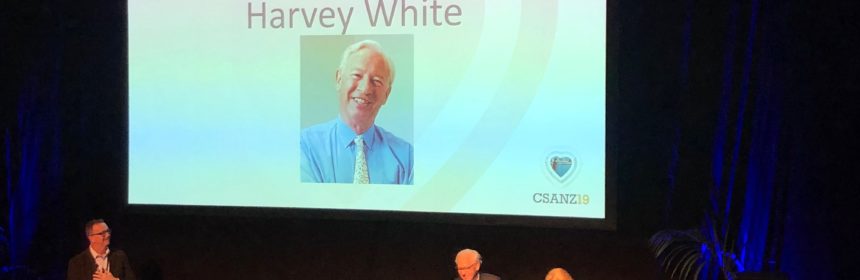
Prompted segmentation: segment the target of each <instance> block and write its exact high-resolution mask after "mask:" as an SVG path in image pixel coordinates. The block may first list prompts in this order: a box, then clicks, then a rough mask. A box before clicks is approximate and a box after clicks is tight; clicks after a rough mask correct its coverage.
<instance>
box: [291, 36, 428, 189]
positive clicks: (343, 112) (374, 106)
mask: <svg viewBox="0 0 860 280" xmlns="http://www.w3.org/2000/svg"><path fill="white" fill-rule="evenodd" d="M393 83H394V68H393V65H392V64H391V61H390V60H389V59H388V57H387V56H386V55H385V53H384V52H383V51H382V48H381V47H380V45H379V43H376V42H375V41H370V40H365V41H361V42H358V43H355V44H352V45H350V46H349V47H347V48H346V50H345V51H344V52H343V57H342V59H341V62H340V67H338V68H337V71H335V89H336V91H337V96H338V100H339V106H340V113H339V116H338V117H336V118H335V119H333V120H331V121H328V122H325V123H321V124H317V125H314V126H311V127H308V128H305V129H303V130H302V134H301V141H300V142H301V151H302V157H301V179H302V182H305V183H353V184H406V185H411V184H412V169H413V149H412V144H410V143H409V142H406V140H403V139H401V138H399V137H397V136H395V135H394V134H392V133H391V132H388V131H387V130H385V129H383V128H382V127H379V126H378V125H376V124H375V120H376V115H377V114H378V113H379V109H380V108H382V106H383V105H385V102H386V101H387V100H388V97H389V95H390V94H391V87H392V84H393Z"/></svg>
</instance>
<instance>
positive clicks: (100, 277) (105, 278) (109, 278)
mask: <svg viewBox="0 0 860 280" xmlns="http://www.w3.org/2000/svg"><path fill="white" fill-rule="evenodd" d="M93 280H119V278H116V277H114V276H113V274H111V273H110V271H99V270H96V273H93Z"/></svg>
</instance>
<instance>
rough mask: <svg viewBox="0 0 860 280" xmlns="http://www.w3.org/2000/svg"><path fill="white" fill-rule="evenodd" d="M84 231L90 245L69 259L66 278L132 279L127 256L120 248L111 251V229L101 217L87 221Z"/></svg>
mask: <svg viewBox="0 0 860 280" xmlns="http://www.w3.org/2000/svg"><path fill="white" fill-rule="evenodd" d="M84 232H85V234H86V236H87V239H88V240H89V242H90V246H89V247H88V248H87V249H86V250H84V251H83V252H81V253H80V254H78V255H76V256H74V257H73V258H72V259H71V260H69V267H68V270H67V271H66V279H68V280H114V279H122V280H134V279H135V277H134V271H132V269H131V265H129V263H128V256H126V255H125V252H123V251H122V250H116V251H111V250H110V248H108V246H109V245H110V238H111V231H110V228H109V227H108V225H107V223H105V221H104V220H102V219H94V220H90V221H89V222H87V224H86V225H85V226H84Z"/></svg>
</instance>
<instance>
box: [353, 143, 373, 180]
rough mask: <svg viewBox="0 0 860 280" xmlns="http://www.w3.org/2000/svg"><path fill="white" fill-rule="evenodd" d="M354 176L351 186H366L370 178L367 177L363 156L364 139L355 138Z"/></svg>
mask: <svg viewBox="0 0 860 280" xmlns="http://www.w3.org/2000/svg"><path fill="white" fill-rule="evenodd" d="M354 142H355V174H353V176H352V183H353V184H368V183H370V178H369V176H367V157H366V156H365V155H364V138H362V137H361V135H358V136H355V141H354Z"/></svg>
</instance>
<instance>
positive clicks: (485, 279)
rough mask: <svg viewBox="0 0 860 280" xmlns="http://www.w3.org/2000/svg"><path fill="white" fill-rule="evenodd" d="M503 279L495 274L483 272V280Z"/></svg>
mask: <svg viewBox="0 0 860 280" xmlns="http://www.w3.org/2000/svg"><path fill="white" fill-rule="evenodd" d="M501 279H502V278H501V277H499V276H496V275H493V274H489V273H484V272H481V280H501Z"/></svg>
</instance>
